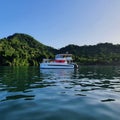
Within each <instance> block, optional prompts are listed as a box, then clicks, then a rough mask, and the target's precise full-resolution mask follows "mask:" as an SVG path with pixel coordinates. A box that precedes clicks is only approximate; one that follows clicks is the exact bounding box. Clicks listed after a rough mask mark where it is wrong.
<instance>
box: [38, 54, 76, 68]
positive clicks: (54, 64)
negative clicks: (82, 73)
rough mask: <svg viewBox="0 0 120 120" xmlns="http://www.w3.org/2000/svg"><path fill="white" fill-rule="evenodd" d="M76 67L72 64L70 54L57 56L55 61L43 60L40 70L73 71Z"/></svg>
mask: <svg viewBox="0 0 120 120" xmlns="http://www.w3.org/2000/svg"><path fill="white" fill-rule="evenodd" d="M77 67H78V65H77V64H76V63H73V59H72V54H67V53H66V54H57V55H55V59H54V60H52V59H43V62H42V63H40V68H41V69H54V68H55V69H74V68H77Z"/></svg>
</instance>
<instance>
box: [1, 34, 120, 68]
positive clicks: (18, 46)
mask: <svg viewBox="0 0 120 120" xmlns="http://www.w3.org/2000/svg"><path fill="white" fill-rule="evenodd" d="M66 52H69V53H71V54H73V58H74V60H75V61H76V62H79V63H80V64H120V45H119V44H117V45H113V44H112V43H99V44H97V45H88V46H87V45H84V46H78V45H68V46H66V47H63V48H61V49H59V50H57V49H55V48H52V47H50V46H46V45H43V44H42V43H40V42H38V41H37V40H35V39H34V38H33V37H32V36H30V35H27V34H20V33H15V34H13V35H11V36H8V37H7V38H3V39H0V65H1V66H2V65H4V66H33V65H39V63H40V62H41V61H42V59H43V58H54V55H55V54H58V53H66Z"/></svg>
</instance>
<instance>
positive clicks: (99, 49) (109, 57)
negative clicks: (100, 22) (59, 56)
mask: <svg viewBox="0 0 120 120" xmlns="http://www.w3.org/2000/svg"><path fill="white" fill-rule="evenodd" d="M65 51H69V52H70V53H72V54H73V55H74V59H75V60H76V61H77V62H79V63H81V64H120V45H113V44H112V43H99V44H97V45H89V46H76V45H68V46H66V47H64V48H61V49H60V53H64V52H65Z"/></svg>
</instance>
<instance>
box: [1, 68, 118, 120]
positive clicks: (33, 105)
mask: <svg viewBox="0 0 120 120" xmlns="http://www.w3.org/2000/svg"><path fill="white" fill-rule="evenodd" d="M119 116H120V66H119V67H117V66H80V68H79V69H78V70H70V69H69V70H67V69H56V70H55V69H49V70H40V69H39V67H0V119H1V120H66V119H68V120H119V119H120V117H119Z"/></svg>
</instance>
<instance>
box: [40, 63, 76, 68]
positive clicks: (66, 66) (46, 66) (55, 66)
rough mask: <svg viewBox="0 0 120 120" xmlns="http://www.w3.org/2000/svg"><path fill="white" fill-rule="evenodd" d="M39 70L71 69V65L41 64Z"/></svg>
mask: <svg viewBox="0 0 120 120" xmlns="http://www.w3.org/2000/svg"><path fill="white" fill-rule="evenodd" d="M40 68H41V69H73V68H74V65H73V64H63V63H41V64H40Z"/></svg>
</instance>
